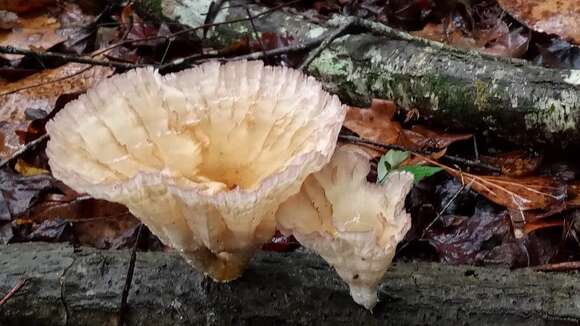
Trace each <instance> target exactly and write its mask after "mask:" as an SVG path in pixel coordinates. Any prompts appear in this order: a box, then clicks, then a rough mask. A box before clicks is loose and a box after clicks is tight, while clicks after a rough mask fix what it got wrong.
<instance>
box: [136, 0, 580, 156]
mask: <svg viewBox="0 0 580 326" xmlns="http://www.w3.org/2000/svg"><path fill="white" fill-rule="evenodd" d="M230 2H231V1H230ZM210 3H211V1H209V0H189V1H168V0H167V1H166V0H141V1H139V2H138V7H139V8H141V10H142V11H145V12H148V13H150V14H152V15H154V16H157V17H159V16H162V17H163V19H169V20H173V21H178V22H180V23H182V24H184V25H187V26H190V27H197V26H200V25H202V24H203V22H204V17H205V16H204V14H205V12H207V9H208V8H209V4H210ZM249 8H250V12H251V13H252V15H253V16H256V15H258V14H260V13H264V12H266V11H268V8H266V7H262V6H259V5H250V6H249ZM247 16H248V14H247V11H246V9H245V7H240V6H235V5H226V6H225V7H224V8H223V9H222V10H221V11H220V13H219V14H218V15H217V18H216V20H215V21H216V22H224V21H231V20H235V19H241V18H247ZM347 19H349V18H346V17H340V16H339V17H335V18H334V19H332V20H331V21H330V22H329V23H322V22H316V20H315V19H310V18H308V16H305V15H298V14H295V13H292V12H290V11H288V10H281V9H280V10H277V11H275V12H273V13H269V14H266V15H262V16H259V17H257V18H255V19H253V23H254V26H255V31H257V32H258V33H263V32H273V33H276V34H278V35H288V36H292V37H293V38H294V40H295V41H296V42H307V41H311V40H313V39H315V38H317V37H320V36H322V35H326V33H328V32H329V31H332V30H335V29H336V28H337V27H338V26H340V25H341V24H345V23H346V21H347ZM357 26H358V27H359V28H358V29H356V30H355V31H356V32H358V33H360V34H358V35H346V36H344V37H341V38H339V39H337V40H336V41H334V42H333V43H332V44H331V45H330V46H329V47H328V48H326V49H325V50H324V51H322V52H321V53H320V55H319V56H318V57H317V58H316V59H315V60H314V61H313V62H312V63H311V64H310V65H309V67H308V68H307V73H309V74H312V75H314V76H316V77H317V78H318V79H319V80H321V81H322V82H323V83H324V85H325V87H326V88H327V89H328V90H329V91H331V92H333V93H336V94H338V95H339V96H340V98H341V99H342V100H343V101H345V102H347V103H349V104H352V105H356V106H366V105H368V103H370V100H371V99H372V98H386V99H393V100H395V101H396V102H397V104H399V105H400V106H401V107H403V108H405V109H417V110H419V112H420V113H421V114H422V115H423V116H424V117H427V118H430V119H432V120H433V121H436V122H441V123H442V124H444V125H446V126H452V127H455V128H461V129H469V130H476V131H480V132H483V133H484V134H485V133H486V134H489V135H493V136H499V137H502V138H504V139H506V140H509V141H512V142H517V143H523V144H538V143H540V144H557V145H558V146H562V147H565V146H567V145H569V144H576V145H578V144H580V126H579V123H580V71H579V70H570V69H547V68H543V67H539V66H535V65H532V64H528V63H525V62H523V61H521V60H510V59H502V58H495V57H491V56H489V55H485V54H480V53H477V52H475V51H462V50H457V49H453V48H450V47H448V46H445V45H443V44H441V43H437V42H431V41H426V40H422V39H418V38H415V37H413V36H411V35H409V34H406V33H404V32H398V31H393V30H392V29H390V28H388V27H387V26H385V25H382V24H380V23H373V22H369V21H364V20H361V21H360V23H359V24H358V25H357ZM253 33H254V27H252V24H251V23H250V22H249V21H244V22H238V23H235V24H226V25H220V26H217V27H213V28H210V33H209V39H210V41H211V42H213V45H214V46H217V47H225V46H227V45H230V44H231V43H233V42H234V41H236V40H239V39H240V38H241V37H244V36H245V37H252V34H253ZM201 34H202V31H201V30H199V31H198V35H200V36H201Z"/></svg>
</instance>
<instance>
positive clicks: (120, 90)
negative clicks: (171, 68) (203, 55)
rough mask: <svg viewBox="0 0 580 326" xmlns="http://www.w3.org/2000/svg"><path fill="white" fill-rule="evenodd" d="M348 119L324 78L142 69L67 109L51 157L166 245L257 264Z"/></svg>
mask: <svg viewBox="0 0 580 326" xmlns="http://www.w3.org/2000/svg"><path fill="white" fill-rule="evenodd" d="M345 111H346V110H345V107H343V106H342V105H341V103H340V101H339V100H338V98H337V97H336V96H331V95H330V94H328V93H327V92H325V91H324V90H323V89H322V87H321V85H320V83H318V82H317V81H316V80H315V79H314V78H312V77H307V76H305V75H304V74H302V73H301V72H299V71H296V70H293V69H290V68H285V67H269V66H264V65H263V63H262V62H259V61H252V62H247V61H238V62H231V63H226V64H220V63H217V62H209V63H206V64H203V65H200V66H197V67H195V68H192V69H188V70H184V71H181V72H178V73H175V74H169V75H165V76H160V75H159V74H158V73H157V72H156V71H154V70H153V69H149V68H143V69H136V70H132V71H129V72H127V73H124V74H120V75H116V76H113V77H111V78H109V79H107V80H105V81H103V82H101V83H100V84H98V85H97V86H96V87H94V88H92V89H89V90H88V91H87V93H86V94H84V95H81V96H80V97H79V98H78V99H77V100H75V101H73V102H70V103H68V104H67V105H66V107H65V108H64V109H63V110H61V111H60V112H59V113H58V114H57V115H56V116H55V118H54V119H53V120H52V121H50V122H49V123H48V124H47V131H48V133H49V134H50V138H51V139H50V141H49V142H48V145H47V154H48V157H49V164H50V167H51V169H52V173H53V175H54V176H55V177H56V178H58V179H60V180H62V181H63V182H64V183H66V184H67V185H69V186H70V187H71V188H73V189H75V190H77V191H80V192H86V193H88V194H90V195H92V196H94V197H95V198H102V199H107V200H110V201H115V202H120V203H123V204H125V205H126V206H127V207H129V209H130V210H131V212H132V213H133V214H134V215H135V216H136V217H138V218H139V219H141V220H142V221H143V222H144V223H145V224H146V225H147V226H148V227H149V228H150V229H151V231H152V232H153V233H154V234H156V235H157V236H158V237H159V238H160V239H161V240H162V242H163V243H165V244H166V245H169V246H172V247H174V248H176V249H178V250H180V251H181V252H183V253H187V252H199V250H200V248H207V249H209V250H210V251H211V252H212V253H213V254H215V255H218V254H220V253H228V254H229V253H232V254H236V253H240V254H241V255H242V256H244V257H246V256H248V252H251V251H253V250H254V249H255V248H256V247H257V246H259V245H260V244H262V243H263V242H265V241H268V240H270V239H271V236H272V235H273V233H274V230H275V219H274V214H275V212H276V210H277V208H278V206H279V204H280V203H281V202H283V201H284V200H286V199H287V198H288V197H289V196H291V195H292V194H294V193H296V192H298V191H299V189H300V185H301V184H302V182H303V181H304V179H305V178H306V177H307V176H308V175H309V174H311V173H313V172H315V171H318V170H319V169H320V168H321V167H322V166H323V165H324V164H326V163H327V162H328V160H329V159H330V157H331V155H332V152H333V151H334V148H335V146H336V140H337V137H338V132H339V131H340V127H341V125H342V122H343V120H344V115H345ZM205 256H207V253H204V257H205ZM189 258H191V257H189ZM192 259H193V260H195V259H197V258H195V257H194V258H192ZM194 265H195V264H194ZM201 268H202V269H204V268H205V267H201ZM206 272H207V271H206ZM214 276H215V275H214ZM216 278H218V279H219V276H218V277H216Z"/></svg>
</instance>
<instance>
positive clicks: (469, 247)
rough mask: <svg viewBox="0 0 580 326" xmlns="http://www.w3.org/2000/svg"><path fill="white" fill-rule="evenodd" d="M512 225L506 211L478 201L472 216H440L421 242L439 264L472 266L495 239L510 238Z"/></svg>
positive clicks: (503, 239)
mask: <svg viewBox="0 0 580 326" xmlns="http://www.w3.org/2000/svg"><path fill="white" fill-rule="evenodd" d="M510 229H511V226H510V222H509V218H508V217H507V214H506V211H505V210H501V209H497V208H494V207H491V206H490V205H488V204H487V203H485V202H483V201H479V202H478V204H477V206H476V208H475V212H474V213H473V215H472V216H461V215H443V216H441V218H440V221H439V225H437V226H435V227H433V228H432V229H430V230H428V231H427V232H426V234H425V237H424V239H426V240H428V241H429V243H430V244H431V245H432V246H433V247H435V249H436V250H437V252H438V254H439V256H440V258H441V260H442V261H445V262H447V263H450V264H474V263H476V262H477V260H478V259H477V258H478V256H481V255H484V254H485V253H486V252H488V251H489V250H490V249H491V248H489V245H488V246H487V248H486V244H488V243H489V242H491V241H492V239H496V241H498V240H499V241H505V240H507V239H510V237H511V235H510V233H511V231H510Z"/></svg>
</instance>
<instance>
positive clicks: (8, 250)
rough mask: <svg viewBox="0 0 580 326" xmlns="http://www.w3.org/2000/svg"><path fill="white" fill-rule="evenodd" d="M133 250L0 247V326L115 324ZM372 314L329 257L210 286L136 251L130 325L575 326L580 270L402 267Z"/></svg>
mask: <svg viewBox="0 0 580 326" xmlns="http://www.w3.org/2000/svg"><path fill="white" fill-rule="evenodd" d="M129 257H130V252H129V251H99V250H96V249H89V248H80V249H74V248H73V247H71V246H69V245H66V244H46V243H25V244H13V245H8V246H2V247H0V267H1V268H0V297H1V296H4V295H5V294H6V293H8V292H9V291H10V289H11V288H12V287H13V286H14V285H15V284H16V283H17V282H18V281H19V280H21V279H27V282H26V283H25V284H24V286H23V287H22V288H20V289H19V290H18V291H16V293H15V294H14V295H13V296H12V297H11V298H10V299H8V300H7V301H6V303H5V304H3V305H2V306H0V324H1V325H65V324H67V323H68V325H89V326H90V325H115V321H116V318H117V314H118V311H119V307H120V301H121V293H122V289H123V285H124V282H125V277H126V270H127V264H128V262H129ZM379 299H380V302H379V304H378V305H377V307H376V308H375V310H374V313H373V314H371V313H370V312H368V311H367V310H365V309H364V308H362V307H360V306H358V305H356V304H355V303H354V302H353V301H352V300H351V298H350V297H349V295H348V289H347V287H346V285H345V284H344V283H342V282H341V281H340V280H339V279H338V278H337V277H336V275H335V273H334V272H333V271H332V270H331V268H329V267H328V266H327V265H326V264H325V263H324V262H323V261H322V260H321V259H319V258H318V257H316V256H314V255H312V254H308V253H289V254H276V253H264V252H262V253H259V254H258V255H257V257H255V259H254V260H253V262H252V263H251V265H250V268H249V269H248V270H247V271H246V272H245V274H244V275H243V276H242V278H240V279H238V280H236V281H233V282H231V283H227V284H218V283H213V282H212V281H211V280H209V279H207V278H205V277H203V276H202V275H200V274H199V273H196V272H194V271H192V269H191V268H190V266H189V265H187V264H186V263H185V261H184V260H183V259H182V258H181V257H180V256H179V255H177V254H175V253H162V252H147V253H141V252H140V253H138V256H137V261H136V265H135V273H134V276H133V286H132V288H131V292H130V295H129V299H128V306H129V309H128V311H127V314H128V315H127V316H126V317H127V318H126V320H127V321H128V325H161V326H162V325H272V324H275V325H352V324H353V323H356V324H360V325H391V324H392V325H433V324H443V325H447V324H449V325H455V324H461V325H551V324H553V325H566V324H570V325H573V324H574V325H576V324H577V323H578V322H579V321H580V307H579V302H580V275H579V274H578V273H557V274H556V273H552V274H548V273H540V272H534V271H531V270H515V271H510V270H509V269H504V268H483V267H473V266H446V265H442V264H430V263H398V264H396V265H395V266H394V267H393V268H391V270H390V271H389V272H388V273H387V275H386V276H385V278H384V282H383V284H382V286H381V289H380V292H379Z"/></svg>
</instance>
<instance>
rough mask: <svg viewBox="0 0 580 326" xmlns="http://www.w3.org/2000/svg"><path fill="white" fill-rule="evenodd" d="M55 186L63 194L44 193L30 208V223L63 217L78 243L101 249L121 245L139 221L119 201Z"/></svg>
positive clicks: (62, 186) (28, 216)
mask: <svg viewBox="0 0 580 326" xmlns="http://www.w3.org/2000/svg"><path fill="white" fill-rule="evenodd" d="M58 188H59V189H60V190H61V191H64V192H65V194H59V193H50V194H47V195H45V196H44V197H43V198H41V199H39V201H38V202H37V203H36V204H35V205H33V206H32V207H31V208H30V209H29V212H28V214H27V218H28V219H29V220H30V221H31V222H32V223H44V222H45V221H51V220H59V219H60V220H63V221H66V222H67V223H70V224H71V231H72V234H73V237H74V239H75V241H76V242H77V243H79V244H82V245H86V246H92V247H96V248H101V249H106V248H110V247H111V246H113V245H115V244H116V245H117V246H121V247H123V243H125V241H126V240H127V239H125V240H123V238H126V237H127V232H128V231H129V230H131V229H133V228H134V227H135V226H136V225H137V224H138V223H139V221H138V220H137V219H136V218H135V217H133V215H131V213H130V212H129V210H128V209H127V208H126V207H125V206H123V205H121V204H117V203H112V202H109V201H106V200H101V199H94V198H91V197H89V196H84V195H79V194H76V193H74V192H69V190H68V189H67V188H68V187H66V186H64V185H62V184H61V185H59V187H58ZM127 241H128V240H127Z"/></svg>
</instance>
